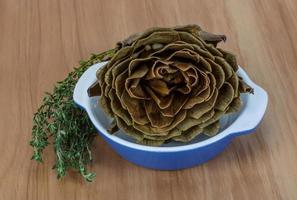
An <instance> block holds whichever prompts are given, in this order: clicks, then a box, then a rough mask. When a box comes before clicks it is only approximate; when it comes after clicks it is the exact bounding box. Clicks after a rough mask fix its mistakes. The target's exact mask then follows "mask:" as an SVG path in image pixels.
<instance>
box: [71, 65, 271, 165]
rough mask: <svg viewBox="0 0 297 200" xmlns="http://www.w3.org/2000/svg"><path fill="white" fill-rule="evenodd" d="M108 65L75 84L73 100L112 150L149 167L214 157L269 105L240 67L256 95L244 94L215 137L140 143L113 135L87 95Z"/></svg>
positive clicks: (256, 121) (250, 128)
mask: <svg viewBox="0 0 297 200" xmlns="http://www.w3.org/2000/svg"><path fill="white" fill-rule="evenodd" d="M105 64H106V62H102V63H97V64H95V65H93V66H91V67H90V68H89V69H88V70H87V71H85V73H84V74H83V75H82V76H81V77H80V79H79V80H78V82H77V84H76V86H75V89H74V93H73V99H74V101H75V103H76V104H77V105H78V106H80V107H81V108H82V109H84V110H85V111H86V112H87V114H88V116H89V118H90V120H91V121H92V123H93V124H94V126H95V127H96V129H97V130H98V132H99V134H100V135H101V136H102V137H103V138H104V140H105V141H106V142H107V143H108V144H109V145H110V146H111V147H112V149H114V150H115V151H116V152H117V153H118V154H119V155H120V156H122V157H123V158H124V159H126V160H128V161H130V162H132V163H134V164H137V165H140V166H143V167H146V168H151V169H158V170H177V169H183V168H190V167H193V166H196V165H199V164H202V163H204V162H206V161H208V160H210V159H212V158H214V157H215V156H216V155H218V154H219V153H220V152H222V151H223V150H224V149H225V148H226V146H227V145H228V144H229V143H230V142H231V141H232V139H233V138H235V137H237V136H240V135H243V134H249V133H252V132H254V131H255V129H256V127H257V126H258V124H259V123H260V121H261V120H262V118H263V116H264V113H265V110H266V107H267V103H268V96H267V93H266V92H265V90H263V89H262V88H261V87H259V86H258V85H256V84H255V83H254V82H253V81H252V80H251V79H250V78H249V77H248V75H247V74H246V73H245V71H244V70H243V69H242V68H241V67H239V70H238V72H237V73H238V74H239V75H240V76H241V77H242V78H243V79H244V80H245V82H246V83H247V84H249V85H250V86H251V87H253V88H254V95H249V94H242V95H241V98H242V100H243V106H242V108H241V110H240V111H239V112H238V113H235V114H231V115H226V116H224V117H223V118H222V119H221V121H220V123H221V129H220V131H219V133H218V134H217V135H216V136H213V137H207V136H204V135H203V134H200V135H199V136H197V137H196V138H195V139H194V140H192V141H191V142H189V143H179V142H170V143H168V144H164V145H162V146H160V147H152V146H145V145H140V144H137V143H135V141H134V140H133V139H132V138H130V137H129V136H127V135H126V134H124V133H123V132H121V131H118V132H117V133H116V134H113V135H111V134H110V133H108V132H107V128H108V127H109V125H110V122H111V119H110V118H108V117H107V116H106V115H105V113H104V112H103V111H102V110H101V108H100V105H99V104H98V98H99V97H89V96H88V94H87V90H88V88H89V87H90V86H91V85H92V84H93V83H94V82H95V81H96V71H97V70H98V69H99V68H100V67H102V66H103V65H105Z"/></svg>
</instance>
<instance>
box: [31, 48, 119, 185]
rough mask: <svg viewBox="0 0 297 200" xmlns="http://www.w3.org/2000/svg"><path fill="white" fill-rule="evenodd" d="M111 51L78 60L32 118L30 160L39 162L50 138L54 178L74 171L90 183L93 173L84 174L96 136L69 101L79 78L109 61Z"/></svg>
mask: <svg viewBox="0 0 297 200" xmlns="http://www.w3.org/2000/svg"><path fill="white" fill-rule="evenodd" d="M115 51H116V50H115V49H111V50H108V51H106V52H103V53H100V54H93V55H92V56H91V58H90V59H89V60H87V61H81V62H80V66H79V67H78V68H74V71H72V72H70V73H69V74H68V76H67V77H66V78H65V79H64V80H63V81H60V82H57V84H56V85H55V87H54V91H53V92H52V93H46V94H45V96H44V98H43V101H42V105H41V106H40V107H39V108H38V110H37V112H36V113H35V114H34V117H33V127H32V139H31V141H30V145H31V146H32V147H33V150H34V152H33V156H32V159H33V160H36V161H38V162H42V161H43V160H42V153H43V150H44V149H45V147H46V146H47V145H48V144H49V142H48V138H49V137H53V140H54V144H53V147H54V152H55V155H56V163H55V164H54V167H53V169H55V170H56V172H57V177H58V178H61V177H63V176H65V175H66V172H67V170H69V169H74V170H77V171H78V172H79V173H80V174H81V175H82V176H83V177H84V178H85V180H86V181H92V180H93V179H94V177H95V176H96V174H95V173H90V172H87V169H86V165H87V164H88V163H90V162H91V161H92V153H91V150H90V149H91V144H92V141H93V139H94V136H96V135H97V134H96V129H95V128H94V126H93V125H92V123H91V121H90V120H89V118H88V116H87V114H86V113H85V111H83V110H81V109H80V108H79V107H78V106H77V105H76V104H75V103H74V101H73V98H72V94H73V90H74V87H75V85H76V83H77V81H78V79H79V78H80V77H81V75H82V74H83V73H84V72H85V71H86V70H87V69H88V68H89V67H90V66H91V65H93V64H95V63H98V62H101V61H103V60H109V59H110V58H111V57H112V56H113V55H114V53H115Z"/></svg>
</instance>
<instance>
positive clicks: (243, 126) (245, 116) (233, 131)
mask: <svg viewBox="0 0 297 200" xmlns="http://www.w3.org/2000/svg"><path fill="white" fill-rule="evenodd" d="M239 75H240V76H242V77H243V79H244V80H245V81H246V83H247V84H249V85H250V86H251V87H252V88H254V94H250V95H248V96H247V98H248V101H247V103H246V105H244V106H245V109H243V110H242V111H241V114H240V115H239V117H238V118H237V119H236V120H235V122H234V123H233V124H232V125H231V126H230V127H229V128H227V130H228V132H229V133H230V135H233V136H238V135H243V134H248V133H251V132H253V131H254V130H255V129H256V127H257V126H258V124H259V123H260V121H261V120H262V118H263V117H264V113H265V110H266V108H267V104H268V95H267V92H266V91H265V90H264V89H263V88H261V87H260V86H258V85H256V84H255V83H254V82H253V81H252V80H251V79H250V78H249V77H248V75H247V74H246V73H245V72H244V71H243V70H242V69H241V68H240V69H239Z"/></svg>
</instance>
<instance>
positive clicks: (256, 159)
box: [0, 0, 297, 200]
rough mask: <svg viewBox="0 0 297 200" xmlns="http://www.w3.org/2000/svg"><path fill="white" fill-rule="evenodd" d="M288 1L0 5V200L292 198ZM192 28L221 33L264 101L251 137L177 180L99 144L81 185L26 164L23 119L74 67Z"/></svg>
mask: <svg viewBox="0 0 297 200" xmlns="http://www.w3.org/2000/svg"><path fill="white" fill-rule="evenodd" d="M296 10H297V1H296V0H283V1H278V0H261V1H258V0H257V1H256V0H245V1H237V0H225V1H223V0H217V1H203V0H183V1H178V0H171V1H170V0H154V1H150V0H144V1H139V0H138V1H137V0H126V1H116V0H101V1H95V0H84V1H82V0H81V1H79V0H67V1H66V0H60V1H58V0H31V1H29V0H22V1H17V0H0V27H1V28H0V93H1V98H0V110H1V120H0V130H1V135H0V141H1V145H0V158H1V161H0V163H1V164H0V180H1V181H0V199H1V200H2V199H3V200H6V199H7V200H8V199H9V200H10V199H22V200H24V199H28V200H35V199H36V200H37V199H43V200H48V199H55V200H58V199H123V200H124V199H143V200H146V199H163V200H165V199H176V200H190V199H286V200H287V199H292V200H294V199H297V167H296V166H297V134H296V130H297V106H296V99H297V67H296V64H297V37H296V36H297V12H296ZM188 23H199V24H200V25H201V26H202V27H204V28H205V29H206V30H209V31H211V32H217V33H225V34H226V35H227V36H228V41H227V43H226V44H223V45H222V46H223V47H224V48H225V49H229V50H231V51H233V52H235V53H236V54H237V55H238V58H239V63H240V64H241V65H242V66H244V68H245V69H246V71H247V72H248V73H249V75H250V76H251V78H252V79H253V80H255V81H256V82H257V83H258V84H259V85H261V86H262V87H263V88H265V89H266V90H267V91H268V93H269V107H268V111H267V114H266V116H265V118H264V120H263V122H262V123H261V125H260V126H259V128H258V129H257V130H256V132H255V134H251V135H246V136H242V137H240V138H237V139H235V140H234V141H233V142H232V144H231V145H230V146H229V147H228V148H227V150H226V151H225V152H224V153H222V154H221V155H220V156H218V157H216V158H215V159H213V160H211V161H210V162H208V163H206V164H203V165H201V166H198V167H195V168H192V169H187V170H181V171H172V172H166V171H154V170H148V169H144V168H141V167H138V166H135V165H133V164H131V163H129V162H127V161H125V160H123V159H122V158H121V157H119V156H118V155H117V154H116V153H114V152H113V151H112V150H111V148H110V147H109V146H108V145H107V144H106V143H105V142H104V141H103V140H102V139H101V138H99V137H97V139H96V141H95V144H94V158H95V161H94V163H93V164H92V166H91V167H90V169H91V170H93V171H95V172H96V173H97V178H96V180H95V181H94V182H93V183H91V184H89V183H86V182H84V181H83V180H82V179H81V177H80V176H78V175H76V174H75V173H70V174H69V176H67V177H66V178H65V179H63V180H60V181H58V180H57V179H56V177H55V172H54V171H53V170H52V169H51V167H52V164H53V162H54V155H53V153H52V149H51V147H50V148H49V149H48V150H47V151H45V157H46V159H45V162H44V164H42V165H38V164H36V163H35V162H33V161H30V157H31V153H32V149H31V148H30V147H29V145H28V141H29V139H30V137H31V126H32V123H31V120H32V115H33V113H34V112H35V110H36V109H37V107H38V105H39V104H40V102H41V99H42V96H43V93H44V91H51V89H52V88H53V85H54V83H55V82H56V81H58V80H61V79H63V78H64V77H65V76H66V75H67V73H68V72H70V71H71V70H72V68H73V67H74V66H76V65H77V63H78V61H79V60H80V59H87V58H88V56H89V55H90V53H92V52H100V51H102V50H105V49H108V48H110V47H113V45H114V44H115V42H116V41H118V40H120V39H122V38H123V37H126V36H127V35H129V34H130V33H133V32H136V31H141V30H144V29H145V28H147V27H151V26H171V25H176V24H188Z"/></svg>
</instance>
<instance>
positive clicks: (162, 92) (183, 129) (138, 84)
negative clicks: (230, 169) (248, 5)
mask: <svg viewBox="0 0 297 200" xmlns="http://www.w3.org/2000/svg"><path fill="white" fill-rule="evenodd" d="M225 40H226V36H224V35H216V34H212V33H208V32H205V31H203V30H202V29H201V28H200V26H198V25H186V26H178V27H173V28H159V27H158V28H151V29H148V30H146V31H145V32H142V33H137V34H134V35H132V36H130V37H129V38H127V39H125V40H123V41H121V42H118V43H117V46H116V54H115V55H114V56H113V57H112V58H111V60H110V61H109V62H108V63H107V64H106V65H105V66H103V67H102V68H101V69H99V70H98V72H97V79H98V80H97V82H96V83H95V84H93V85H92V86H91V87H90V88H89V90H88V92H89V95H90V96H98V95H99V96H101V97H100V99H99V102H100V104H101V107H102V108H103V110H104V112H105V113H106V114H107V115H109V116H110V117H112V118H113V119H114V127H113V130H116V129H114V128H115V127H118V128H120V129H122V130H123V131H124V133H126V134H128V135H130V136H131V137H133V138H135V139H136V141H137V142H138V143H141V144H146V145H161V144H162V143H164V142H169V141H172V140H173V141H180V142H188V141H190V140H192V139H193V138H195V137H196V136H197V135H198V134H201V133H203V134H205V135H207V136H213V135H215V134H217V133H218V131H219V128H220V123H219V121H220V119H221V117H222V116H223V115H225V114H229V113H234V112H237V111H239V110H240V107H241V104H242V102H241V99H240V93H245V92H250V93H252V92H253V89H252V88H251V87H249V86H248V85H247V84H246V83H245V82H244V81H243V80H242V79H241V78H240V77H239V76H238V75H237V74H236V71H237V70H238V65H237V62H236V58H235V56H234V55H233V54H231V53H230V52H227V51H225V50H222V49H220V48H217V47H216V46H217V44H218V43H219V42H221V41H225Z"/></svg>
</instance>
